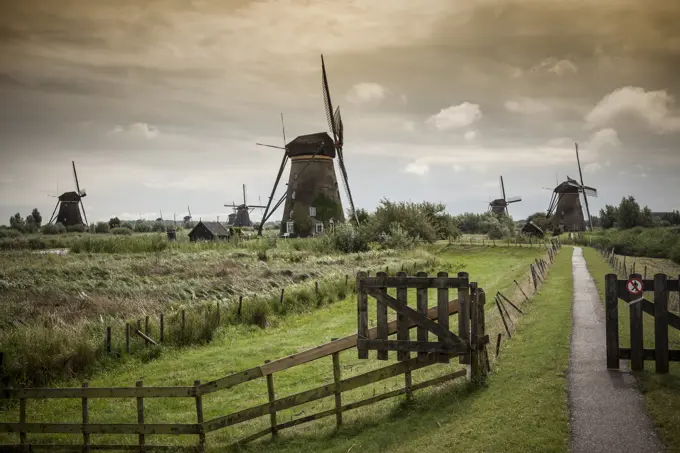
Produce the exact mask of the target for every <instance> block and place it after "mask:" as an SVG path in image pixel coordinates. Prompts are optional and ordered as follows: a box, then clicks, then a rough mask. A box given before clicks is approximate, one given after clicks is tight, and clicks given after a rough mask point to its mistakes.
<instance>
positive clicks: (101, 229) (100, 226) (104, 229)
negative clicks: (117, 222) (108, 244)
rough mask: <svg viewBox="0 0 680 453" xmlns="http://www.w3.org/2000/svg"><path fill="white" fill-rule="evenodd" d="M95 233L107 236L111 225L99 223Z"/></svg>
mask: <svg viewBox="0 0 680 453" xmlns="http://www.w3.org/2000/svg"><path fill="white" fill-rule="evenodd" d="M94 232H95V233H100V234H106V233H108V232H109V224H108V223H107V222H97V225H96V226H95V228H94Z"/></svg>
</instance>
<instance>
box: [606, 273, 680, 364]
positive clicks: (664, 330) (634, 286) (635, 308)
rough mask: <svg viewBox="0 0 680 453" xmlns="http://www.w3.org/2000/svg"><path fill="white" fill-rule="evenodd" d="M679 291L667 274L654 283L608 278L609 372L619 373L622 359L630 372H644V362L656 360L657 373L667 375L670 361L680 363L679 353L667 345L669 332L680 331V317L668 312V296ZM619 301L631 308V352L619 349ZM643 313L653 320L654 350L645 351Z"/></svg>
mask: <svg viewBox="0 0 680 453" xmlns="http://www.w3.org/2000/svg"><path fill="white" fill-rule="evenodd" d="M678 291H680V282H679V281H678V280H669V279H668V277H667V276H666V275H664V274H656V275H655V276H654V280H646V279H643V278H642V276H641V275H640V274H631V275H630V277H629V278H628V279H627V280H619V279H618V277H617V275H616V274H607V276H606V289H605V296H606V331H607V368H611V369H618V368H619V359H629V360H630V361H631V369H632V370H633V371H641V370H643V369H644V366H645V365H644V361H645V360H654V361H656V372H657V373H668V368H669V366H668V363H669V361H670V362H680V350H671V349H669V345H668V328H669V327H673V328H675V329H680V316H678V315H676V314H675V313H672V312H669V311H668V296H669V294H670V293H671V292H678ZM646 292H653V293H654V302H651V301H650V300H648V299H646V298H645V297H644V294H645V293H646ZM619 299H622V300H624V301H626V302H628V305H629V310H630V348H622V347H620V346H619ZM643 312H644V313H647V314H649V315H651V316H653V317H654V349H645V348H644V335H643V334H644V332H643V325H644V323H643V315H642V313H643Z"/></svg>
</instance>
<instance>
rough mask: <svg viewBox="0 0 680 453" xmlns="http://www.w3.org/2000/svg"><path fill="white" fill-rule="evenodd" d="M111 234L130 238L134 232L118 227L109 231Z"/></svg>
mask: <svg viewBox="0 0 680 453" xmlns="http://www.w3.org/2000/svg"><path fill="white" fill-rule="evenodd" d="M109 232H110V233H111V234H115V235H119V236H130V235H131V234H132V230H131V229H130V228H127V227H117V228H111V230H109Z"/></svg>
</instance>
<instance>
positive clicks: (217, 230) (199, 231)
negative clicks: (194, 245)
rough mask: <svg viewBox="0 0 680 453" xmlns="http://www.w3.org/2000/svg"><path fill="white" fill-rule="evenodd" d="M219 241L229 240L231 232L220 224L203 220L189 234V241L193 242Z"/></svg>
mask: <svg viewBox="0 0 680 453" xmlns="http://www.w3.org/2000/svg"><path fill="white" fill-rule="evenodd" d="M218 239H229V230H227V228H226V227H225V226H224V225H222V224H221V223H220V222H204V221H202V220H201V221H200V222H198V223H197V224H196V226H195V227H194V228H193V229H192V230H191V231H190V232H189V240H190V241H191V242H194V241H213V240H218Z"/></svg>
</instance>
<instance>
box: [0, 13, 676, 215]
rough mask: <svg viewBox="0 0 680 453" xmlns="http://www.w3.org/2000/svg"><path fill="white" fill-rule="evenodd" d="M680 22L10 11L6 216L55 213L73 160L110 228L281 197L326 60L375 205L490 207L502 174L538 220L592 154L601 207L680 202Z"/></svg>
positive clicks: (5, 69) (360, 200)
mask: <svg viewBox="0 0 680 453" xmlns="http://www.w3.org/2000/svg"><path fill="white" fill-rule="evenodd" d="M678 23H680V2H678V1H677V0H656V1H645V0H639V1H630V0H591V1H585V0H572V1H569V2H563V1H558V0H523V1H507V0H504V1H501V0H476V1H474V0H457V1H451V0H420V1H418V2H415V1H412V0H344V1H337V0H315V1H308V0H259V1H246V0H115V1H114V0H97V1H92V0H50V1H46V0H2V2H0V99H2V108H0V163H1V165H0V223H6V222H7V220H6V219H7V218H8V217H9V216H10V215H11V214H13V213H14V212H16V211H20V212H21V213H22V215H25V214H26V213H27V212H29V211H30V209H32V208H33V207H38V208H39V209H40V210H41V211H42V212H43V216H44V217H49V214H50V213H51V211H52V209H53V207H54V203H55V201H56V200H55V199H54V198H50V195H56V194H57V193H58V192H64V191H67V190H72V188H73V178H72V174H71V169H70V165H71V160H75V161H76V166H77V168H78V175H79V179H80V184H81V187H84V188H86V189H87V192H88V195H87V197H86V198H85V199H84V201H85V207H86V209H87V213H88V218H89V219H90V220H99V219H108V218H109V217H111V216H113V215H118V216H124V217H134V218H136V217H138V216H139V215H140V213H141V215H142V216H143V217H146V218H152V217H156V216H158V213H159V212H160V211H161V210H162V211H163V213H164V216H165V217H166V218H171V216H172V213H176V214H177V216H178V217H181V216H183V215H185V214H186V207H187V205H190V206H191V211H192V214H193V215H194V217H195V218H196V217H203V218H206V217H213V218H214V217H215V216H217V215H221V216H223V218H226V214H227V213H228V212H229V209H228V208H224V207H223V205H224V204H225V203H231V202H232V200H233V201H237V202H238V201H239V199H240V197H242V195H241V184H247V187H248V196H249V200H248V201H249V202H251V203H255V202H257V201H258V197H260V198H261V201H262V202H263V203H264V202H265V201H266V198H267V197H268V196H269V192H270V191H271V188H272V184H273V181H274V178H275V176H276V172H277V169H278V166H279V165H280V160H281V154H280V153H281V151H280V150H277V149H273V148H263V147H258V146H256V145H255V143H256V142H265V143H272V144H275V145H281V144H282V142H283V138H282V136H281V124H280V113H281V112H283V114H284V117H285V124H286V133H287V136H288V138H289V139H292V138H293V137H294V136H296V135H302V134H307V133H313V132H318V131H324V130H326V128H327V126H326V118H325V113H324V105H323V100H322V97H321V76H320V58H319V55H320V54H321V53H323V54H324V56H325V59H326V65H327V70H328V77H329V82H330V87H331V94H332V97H333V102H334V103H335V104H336V105H338V104H339V105H340V106H341V110H342V112H343V120H344V123H345V135H346V139H345V156H346V166H347V170H348V174H349V179H350V187H351V190H352V194H353V196H354V199H355V203H356V205H357V207H363V208H366V209H369V210H370V209H373V208H374V207H375V206H376V205H377V203H378V202H379V200H380V199H381V198H383V197H387V198H389V199H392V200H409V199H410V200H413V201H420V200H428V201H439V202H443V203H446V205H447V207H448V210H449V211H450V212H452V213H460V212H466V211H473V212H483V211H484V210H485V209H486V205H487V204H488V201H489V200H490V199H491V198H494V197H496V196H498V194H499V183H498V176H499V175H500V174H502V175H503V177H504V179H505V182H506V191H507V192H508V196H514V195H519V196H522V198H523V201H522V202H521V203H518V204H515V205H513V206H512V210H511V213H512V214H513V215H514V217H515V218H522V217H524V216H526V215H527V214H530V213H532V212H535V211H541V210H545V209H546V208H547V207H548V203H549V199H550V192H549V191H548V190H546V189H545V187H549V188H552V187H554V186H555V180H556V177H559V178H560V179H563V178H564V177H565V175H569V176H571V177H575V178H578V168H577V166H576V158H575V153H574V142H575V141H577V142H578V143H579V146H580V149H581V160H582V164H583V167H584V175H583V176H584V179H585V182H586V184H589V185H592V186H595V187H596V188H597V189H598V191H599V197H598V198H597V199H594V200H593V202H592V205H593V206H594V209H595V210H599V208H600V207H602V206H603V205H604V204H605V203H617V202H618V201H619V200H620V199H621V197H622V196H624V195H629V194H633V195H635V196H636V197H637V198H638V199H639V201H640V202H641V203H643V204H648V205H649V206H650V207H651V208H652V209H653V210H668V209H678V208H680V206H678V201H677V200H678V198H677V193H678V192H679V191H680V176H678V175H680V154H679V152H680V78H679V77H678V73H679V72H680V28H679V27H678V26H677V24H678ZM676 99H677V101H676ZM286 179H287V178H286ZM282 191H283V188H280V189H279V193H282ZM343 196H344V195H343ZM277 198H278V197H277ZM256 212H257V211H256ZM274 218H280V212H279V213H277V214H276V215H275V217H274Z"/></svg>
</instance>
